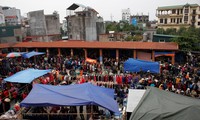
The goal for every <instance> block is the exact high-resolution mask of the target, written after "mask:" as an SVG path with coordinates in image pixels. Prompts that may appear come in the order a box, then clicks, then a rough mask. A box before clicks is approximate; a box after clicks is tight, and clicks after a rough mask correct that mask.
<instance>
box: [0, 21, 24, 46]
mask: <svg viewBox="0 0 200 120" xmlns="http://www.w3.org/2000/svg"><path fill="white" fill-rule="evenodd" d="M22 37H23V36H22V29H21V26H19V25H18V26H17V25H15V26H1V27H0V44H1V43H15V42H22Z"/></svg>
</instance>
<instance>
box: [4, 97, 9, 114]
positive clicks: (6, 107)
mask: <svg viewBox="0 0 200 120" xmlns="http://www.w3.org/2000/svg"><path fill="white" fill-rule="evenodd" d="M9 109H10V99H9V98H5V99H4V112H6V111H8V110H9Z"/></svg>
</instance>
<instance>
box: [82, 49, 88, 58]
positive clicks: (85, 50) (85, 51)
mask: <svg viewBox="0 0 200 120" xmlns="http://www.w3.org/2000/svg"><path fill="white" fill-rule="evenodd" d="M83 50H84V53H85V59H86V58H87V49H83Z"/></svg>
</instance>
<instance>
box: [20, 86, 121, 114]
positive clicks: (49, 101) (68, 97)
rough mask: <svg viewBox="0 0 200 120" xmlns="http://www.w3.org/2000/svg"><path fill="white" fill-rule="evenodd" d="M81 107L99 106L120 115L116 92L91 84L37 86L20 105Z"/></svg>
mask: <svg viewBox="0 0 200 120" xmlns="http://www.w3.org/2000/svg"><path fill="white" fill-rule="evenodd" d="M80 105H98V106H101V107H103V108H106V109H108V110H110V111H112V112H114V113H115V114H116V115H119V107H118V104H117V102H116V101H115V100H114V90H113V89H109V88H103V87H99V86H94V85H92V84H91V83H84V84H75V85H60V86H53V85H43V84H35V85H34V86H33V89H32V90H31V92H30V93H29V95H28V96H27V97H26V98H25V99H24V100H23V101H22V102H21V103H20V106H22V107H32V106H80Z"/></svg>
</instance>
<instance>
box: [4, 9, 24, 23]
mask: <svg viewBox="0 0 200 120" xmlns="http://www.w3.org/2000/svg"><path fill="white" fill-rule="evenodd" d="M2 12H3V14H4V16H5V23H6V25H20V24H21V12H20V10H19V9H16V8H11V7H2Z"/></svg>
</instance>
